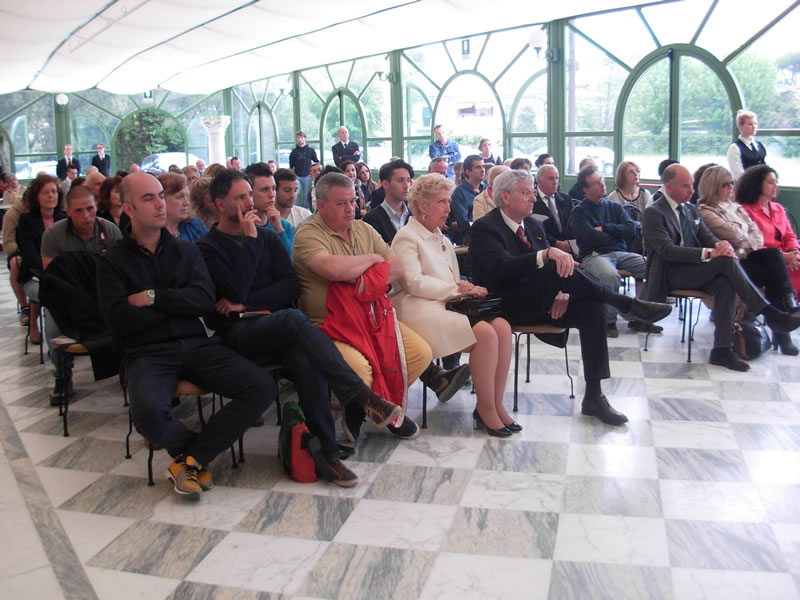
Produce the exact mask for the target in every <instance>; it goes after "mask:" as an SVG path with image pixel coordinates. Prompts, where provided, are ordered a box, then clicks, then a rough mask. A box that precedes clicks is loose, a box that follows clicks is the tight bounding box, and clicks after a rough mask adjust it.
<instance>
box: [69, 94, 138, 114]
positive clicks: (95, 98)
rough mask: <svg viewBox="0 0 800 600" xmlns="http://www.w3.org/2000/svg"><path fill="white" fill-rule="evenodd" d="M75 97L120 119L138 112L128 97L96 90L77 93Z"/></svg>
mask: <svg viewBox="0 0 800 600" xmlns="http://www.w3.org/2000/svg"><path fill="white" fill-rule="evenodd" d="M73 95H74V94H73ZM77 95H78V96H81V97H82V98H86V99H87V100H89V101H90V102H94V103H95V104H98V105H100V106H102V107H103V108H105V109H106V110H107V111H109V112H112V113H114V114H115V115H117V116H118V117H119V118H120V119H121V118H123V117H125V116H127V115H129V114H131V113H132V112H134V111H136V110H138V107H137V105H136V104H135V103H134V102H133V101H132V100H131V99H130V98H129V97H128V96H118V95H116V94H109V93H108V92H104V91H103V90H98V89H96V88H92V89H91V90H83V91H82V92H78V94H77Z"/></svg>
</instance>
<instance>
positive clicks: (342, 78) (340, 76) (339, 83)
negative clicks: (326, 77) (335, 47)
mask: <svg viewBox="0 0 800 600" xmlns="http://www.w3.org/2000/svg"><path fill="white" fill-rule="evenodd" d="M352 65H353V61H352V60H348V61H346V62H343V63H336V64H335V65H328V70H329V71H330V72H331V77H333V83H334V84H336V87H337V88H343V87H347V77H348V76H349V75H350V67H351V66H352Z"/></svg>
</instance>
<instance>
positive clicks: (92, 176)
mask: <svg viewBox="0 0 800 600" xmlns="http://www.w3.org/2000/svg"><path fill="white" fill-rule="evenodd" d="M89 168H90V169H91V167H89ZM105 180H106V176H105V175H103V174H102V173H101V172H100V171H94V172H92V173H89V172H88V171H87V173H86V187H88V188H89V191H90V192H92V196H94V197H95V198H99V197H100V187H101V186H102V185H103V182H104V181H105ZM73 185H74V182H73Z"/></svg>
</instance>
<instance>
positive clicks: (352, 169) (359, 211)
mask: <svg viewBox="0 0 800 600" xmlns="http://www.w3.org/2000/svg"><path fill="white" fill-rule="evenodd" d="M339 168H340V169H341V170H342V172H343V173H344V174H345V175H347V176H348V177H349V178H350V179H351V180H352V181H353V187H354V188H355V190H356V219H360V218H361V217H362V216H363V214H364V213H366V211H367V210H369V206H366V205H365V204H364V195H363V194H362V192H361V184H360V183H359V181H358V175H357V173H356V163H355V162H353V161H351V160H343V161H342V162H341V163H339Z"/></svg>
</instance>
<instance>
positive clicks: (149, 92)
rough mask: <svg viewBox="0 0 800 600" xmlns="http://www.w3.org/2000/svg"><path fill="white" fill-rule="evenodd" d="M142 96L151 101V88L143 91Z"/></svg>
mask: <svg viewBox="0 0 800 600" xmlns="http://www.w3.org/2000/svg"><path fill="white" fill-rule="evenodd" d="M142 98H143V99H145V100H150V101H151V102H152V101H153V90H149V91H147V92H145V93H144V94H142Z"/></svg>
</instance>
